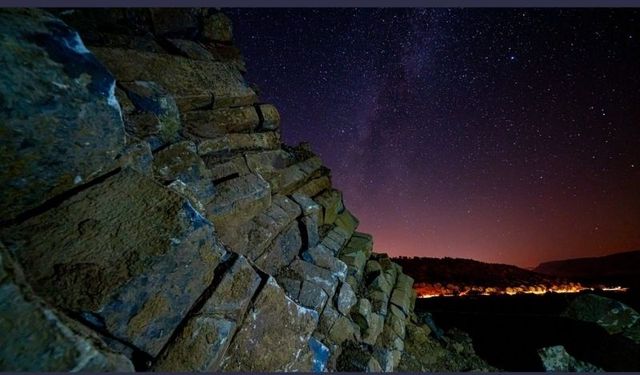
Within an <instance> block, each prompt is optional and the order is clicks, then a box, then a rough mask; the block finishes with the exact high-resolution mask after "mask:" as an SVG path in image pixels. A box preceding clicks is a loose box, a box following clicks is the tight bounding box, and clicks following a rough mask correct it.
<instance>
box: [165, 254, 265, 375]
mask: <svg viewBox="0 0 640 375" xmlns="http://www.w3.org/2000/svg"><path fill="white" fill-rule="evenodd" d="M259 284H260V276H259V275H258V274H257V273H256V271H254V270H253V267H251V265H250V264H249V262H248V261H247V260H246V259H245V258H244V257H242V256H240V257H239V258H238V259H237V260H236V261H235V262H234V263H233V266H232V267H231V268H230V269H229V270H228V271H227V272H226V273H225V274H224V276H223V277H222V280H221V281H220V283H219V284H218V285H217V286H216V288H215V290H214V291H213V294H212V295H211V297H209V299H208V300H207V301H206V302H205V304H204V305H203V306H202V307H201V308H200V309H198V310H197V311H194V315H193V316H191V317H190V318H189V319H188V320H187V322H186V324H185V325H184V326H183V327H182V329H181V330H180V332H179V333H178V334H177V335H176V337H175V338H174V340H173V341H172V342H171V343H170V344H169V345H168V347H167V348H166V349H165V350H164V352H163V354H162V355H161V356H160V358H159V360H158V361H157V362H156V363H155V365H154V366H153V369H154V370H156V371H198V372H200V371H217V370H218V368H219V364H220V361H221V359H222V355H223V354H224V352H225V351H226V349H227V347H228V346H229V343H230V338H231V337H233V334H234V333H235V330H236V328H237V325H238V324H240V323H241V322H242V318H243V317H244V315H245V312H246V310H247V308H248V306H249V303H250V302H251V298H252V297H253V295H254V293H255V292H256V290H257V289H258V286H259Z"/></svg>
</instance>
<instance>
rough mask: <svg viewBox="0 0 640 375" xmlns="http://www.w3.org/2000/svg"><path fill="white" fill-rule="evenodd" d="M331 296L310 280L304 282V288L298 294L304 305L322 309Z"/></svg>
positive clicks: (317, 309)
mask: <svg viewBox="0 0 640 375" xmlns="http://www.w3.org/2000/svg"><path fill="white" fill-rule="evenodd" d="M328 299H329V297H328V296H327V293H326V292H325V291H324V290H322V288H321V287H319V286H318V285H316V284H314V283H311V282H309V281H303V282H302V288H301V289H300V294H299V296H298V301H299V302H300V304H301V305H302V306H304V307H308V308H310V309H314V310H315V311H322V309H323V308H324V306H325V304H326V303H327V300H328Z"/></svg>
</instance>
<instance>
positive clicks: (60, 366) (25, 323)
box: [0, 244, 134, 372]
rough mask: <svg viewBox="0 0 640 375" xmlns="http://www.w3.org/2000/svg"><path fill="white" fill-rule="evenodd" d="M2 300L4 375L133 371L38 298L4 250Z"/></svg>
mask: <svg viewBox="0 0 640 375" xmlns="http://www.w3.org/2000/svg"><path fill="white" fill-rule="evenodd" d="M0 300H2V303H0V332H2V337H0V371H32V372H45V371H59V372H63V371H65V372H66V371H87V372H111V371H117V372H125V371H126V372H130V371H134V368H133V364H132V363H131V362H130V361H129V360H128V359H127V358H126V357H124V356H123V355H120V354H115V353H113V352H111V351H110V350H108V349H107V348H106V347H105V344H104V343H102V342H101V341H100V340H99V339H98V338H97V337H96V336H95V335H94V334H92V333H91V332H89V330H88V329H86V328H85V327H83V326H81V325H80V324H78V323H76V322H75V321H72V320H71V319H69V318H67V317H66V316H65V315H63V314H62V313H60V312H59V311H57V310H56V309H54V308H52V307H51V306H48V305H47V304H46V303H45V302H44V301H42V300H41V299H40V298H38V297H36V296H35V295H33V292H32V291H31V289H30V288H29V287H28V286H27V285H26V284H25V283H24V280H22V276H21V270H20V269H19V267H18V265H16V264H15V263H14V262H13V261H11V260H10V256H9V254H8V252H7V251H6V250H5V249H4V247H3V246H2V245H1V244H0Z"/></svg>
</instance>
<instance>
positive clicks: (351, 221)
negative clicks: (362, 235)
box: [335, 209, 360, 233]
mask: <svg viewBox="0 0 640 375" xmlns="http://www.w3.org/2000/svg"><path fill="white" fill-rule="evenodd" d="M335 223H336V226H337V227H338V228H342V229H344V231H345V232H347V233H353V232H354V231H355V230H356V228H358V224H359V223H360V222H359V221H358V219H357V218H356V217H355V216H353V215H352V214H351V212H350V211H349V210H347V209H345V210H344V211H343V212H342V213H340V214H339V215H338V216H337V217H336V221H335Z"/></svg>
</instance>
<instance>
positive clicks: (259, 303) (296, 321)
mask: <svg viewBox="0 0 640 375" xmlns="http://www.w3.org/2000/svg"><path fill="white" fill-rule="evenodd" d="M317 324H318V313H316V312H315V311H313V310H311V309H306V308H304V307H301V306H299V305H298V304H296V303H295V302H293V301H292V300H291V299H289V298H288V297H287V296H286V295H285V293H284V291H283V290H282V289H281V288H280V287H279V286H278V284H277V283H276V281H275V279H273V278H271V277H269V279H268V281H267V282H266V284H265V285H264V287H263V288H262V290H261V291H260V294H259V295H258V297H257V298H256V300H255V301H254V302H253V303H252V305H251V307H250V310H249V312H248V314H247V318H246V319H245V321H244V323H243V324H242V326H241V327H240V329H239V330H238V332H237V333H236V335H235V336H234V337H233V341H232V342H231V345H230V346H229V349H228V350H227V352H226V354H225V355H224V359H223V362H222V366H221V370H222V371H289V370H292V369H297V370H299V371H310V370H311V369H310V368H309V369H304V368H301V361H302V358H300V353H302V351H303V350H305V346H307V345H308V342H309V339H310V338H311V333H312V332H313V330H314V329H315V328H316V326H317Z"/></svg>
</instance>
